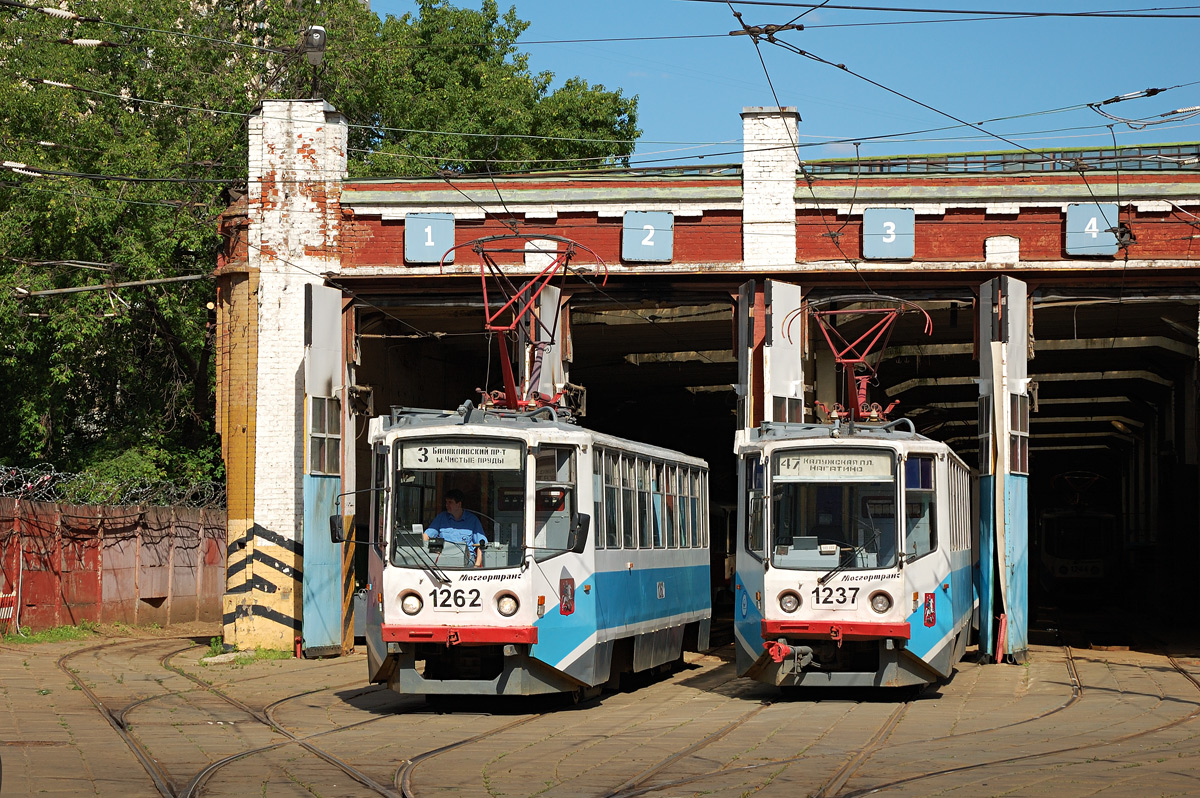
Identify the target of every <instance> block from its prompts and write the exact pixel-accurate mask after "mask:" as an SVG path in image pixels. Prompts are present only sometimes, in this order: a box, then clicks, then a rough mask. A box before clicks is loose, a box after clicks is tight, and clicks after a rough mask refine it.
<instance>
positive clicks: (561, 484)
mask: <svg viewBox="0 0 1200 798" xmlns="http://www.w3.org/2000/svg"><path fill="white" fill-rule="evenodd" d="M535 474H536V480H537V482H536V485H535V486H534V493H535V501H534V505H535V506H534V531H533V544H534V546H536V547H537V549H536V553H535V555H534V557H535V559H538V560H543V559H547V558H549V557H553V556H555V555H557V554H561V553H562V552H563V551H565V550H566V549H567V544H568V540H569V538H570V534H571V522H572V521H573V520H574V517H575V450H574V449H573V448H571V447H569V446H543V447H542V448H541V449H540V450H539V451H538V453H537V459H536V472H535Z"/></svg>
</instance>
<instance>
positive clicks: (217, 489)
mask: <svg viewBox="0 0 1200 798" xmlns="http://www.w3.org/2000/svg"><path fill="white" fill-rule="evenodd" d="M0 497H5V498H14V499H20V500H22V501H34V502H53V503H60V504H90V505H124V506H139V505H140V506H152V507H195V508H200V509H224V508H225V483H224V482H195V483H191V484H180V483H174V482H163V481H156V480H148V479H145V478H141V477H139V478H134V479H128V480H113V479H104V478H100V477H96V476H94V475H91V474H72V473H67V472H63V471H58V470H56V469H55V468H54V467H53V466H48V465H47V466H34V467H32V468H16V467H12V466H2V467H0Z"/></svg>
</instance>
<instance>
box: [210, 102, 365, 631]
mask: <svg viewBox="0 0 1200 798" xmlns="http://www.w3.org/2000/svg"><path fill="white" fill-rule="evenodd" d="M345 172H346V123H345V119H344V118H343V117H342V115H341V114H339V113H338V112H337V111H335V110H334V109H333V108H332V107H331V106H330V105H328V104H327V103H325V102H324V101H321V100H278V101H266V102H264V103H263V104H262V107H261V108H260V110H259V112H258V113H257V114H256V115H255V116H254V117H253V118H252V119H251V121H250V159H249V191H248V193H247V196H246V222H245V228H244V231H239V232H240V235H239V241H238V244H239V245H240V246H241V247H243V248H244V256H242V257H227V258H226V259H225V260H224V262H223V264H222V270H221V272H220V273H219V276H220V277H221V279H222V283H221V285H222V286H224V287H225V289H226V292H227V293H228V297H229V300H232V302H231V305H230V307H234V306H235V305H236V306H238V307H240V308H242V309H243V310H242V311H241V312H239V313H238V314H237V318H235V317H234V314H233V313H226V314H225V315H224V318H223V319H222V318H221V317H220V315H219V319H218V323H219V324H222V323H223V324H224V325H225V326H226V329H224V330H222V334H223V335H224V339H227V340H226V341H225V342H226V343H227V344H228V346H226V347H224V356H223V358H222V362H221V366H220V367H221V368H222V372H223V373H224V374H226V375H228V377H229V378H230V379H228V380H227V381H226V384H225V385H224V386H223V390H222V399H223V401H222V407H221V410H220V419H221V422H220V423H221V435H222V449H223V453H224V456H225V464H226V472H227V478H228V481H229V485H230V513H229V562H228V569H229V570H228V578H227V583H226V592H225V597H224V606H223V611H224V624H225V642H226V643H230V644H233V645H236V646H237V647H238V648H243V649H246V648H273V649H287V650H291V649H292V648H293V645H294V640H295V637H296V636H297V635H299V629H300V614H301V608H302V606H303V600H302V595H301V584H302V582H301V574H302V572H303V559H304V558H303V552H304V541H303V529H302V522H303V498H302V481H303V473H304V462H303V458H304V442H305V436H304V431H305V430H304V285H305V284H306V283H311V284H314V285H321V284H323V282H324V281H323V280H322V278H321V277H320V274H321V273H323V272H328V271H334V270H336V268H337V262H338V259H339V229H340V226H339V223H340V220H341V182H342V180H343V179H344V178H345ZM227 240H228V239H227ZM246 306H249V308H248V309H246ZM224 339H223V340H224ZM237 375H241V376H242V378H241V379H237Z"/></svg>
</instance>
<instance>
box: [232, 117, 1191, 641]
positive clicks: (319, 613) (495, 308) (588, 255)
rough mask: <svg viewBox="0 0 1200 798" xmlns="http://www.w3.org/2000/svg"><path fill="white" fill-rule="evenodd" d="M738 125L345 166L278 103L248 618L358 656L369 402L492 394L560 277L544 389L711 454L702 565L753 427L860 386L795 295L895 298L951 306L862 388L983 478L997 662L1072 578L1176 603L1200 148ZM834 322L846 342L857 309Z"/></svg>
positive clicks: (238, 247)
mask: <svg viewBox="0 0 1200 798" xmlns="http://www.w3.org/2000/svg"><path fill="white" fill-rule="evenodd" d="M742 119H743V132H744V144H743V149H744V160H743V163H742V164H741V165H738V166H703V167H695V168H673V169H649V170H643V169H628V170H613V169H604V170H597V171H595V172H586V171H585V172H571V173H569V174H549V173H547V174H524V175H520V176H511V177H503V176H496V177H495V178H494V179H489V178H487V177H484V178H468V177H453V176H444V177H437V178H389V179H381V178H375V179H366V180H350V179H347V178H346V176H345V175H346V152H347V144H346V141H347V138H346V132H347V125H346V120H345V119H344V118H343V117H342V116H341V115H340V114H339V113H338V112H337V110H336V109H334V108H332V107H330V106H329V105H328V104H327V103H325V102H323V101H320V100H296V101H268V102H264V103H263V105H262V107H261V108H260V110H259V112H258V113H257V115H256V116H255V117H254V118H253V119H252V122H251V125H250V133H249V135H250V162H249V182H248V191H247V193H246V194H245V195H244V196H242V197H240V198H239V199H237V200H236V201H235V202H233V203H232V204H231V205H230V207H229V208H228V210H227V211H226V213H225V214H224V215H223V216H222V218H221V221H220V231H221V234H222V236H223V238H224V242H225V244H224V249H223V252H222V254H221V258H220V262H219V265H218V269H217V277H218V295H219V299H218V324H219V337H218V358H219V360H218V375H217V392H218V404H219V407H218V422H219V431H220V434H221V438H222V447H223V453H224V458H225V464H226V469H227V479H228V501H229V507H228V516H229V527H228V534H229V541H228V543H229V549H228V550H229V561H228V585H227V592H226V595H225V602H224V617H225V634H226V641H227V642H231V643H235V644H237V645H238V646H239V647H243V648H246V647H254V646H266V647H272V648H292V647H293V645H295V644H297V643H298V644H299V645H300V646H301V648H303V649H304V651H306V652H307V653H309V654H310V655H321V654H331V653H338V652H343V651H348V650H350V649H351V648H352V646H353V637H354V611H353V610H354V606H355V604H354V600H353V596H354V594H355V590H356V588H358V587H361V585H362V583H363V582H364V580H365V575H364V574H363V573H361V567H360V566H357V565H356V562H355V548H356V547H355V546H341V545H335V544H332V543H331V542H330V535H329V516H330V515H331V514H332V513H334V512H339V513H345V514H346V515H347V516H348V517H349V518H350V521H349V523H350V524H351V525H353V523H354V522H353V516H354V515H355V510H356V507H357V508H361V509H360V512H365V510H366V507H367V506H368V505H367V502H366V500H365V499H363V498H362V497H361V496H360V497H356V495H355V493H354V491H360V490H363V489H366V488H368V487H369V479H370V473H369V471H370V469H369V449H368V447H367V446H366V444H365V443H364V430H365V428H366V425H367V422H368V419H369V418H371V417H372V416H375V415H382V414H386V413H387V412H388V411H389V408H390V407H392V406H396V405H400V406H410V407H427V408H450V409H452V408H455V407H458V406H459V405H461V404H462V403H463V402H464V401H465V400H471V401H473V402H475V403H476V404H478V403H479V402H480V401H481V399H483V398H485V397H486V396H491V395H492V392H494V391H504V390H505V387H506V386H505V383H504V375H503V373H502V372H503V370H502V369H501V367H500V365H499V363H500V354H501V351H502V350H501V347H502V346H504V345H510V346H511V344H512V341H513V338H514V336H518V337H519V335H520V334H522V333H521V331H520V330H514V331H513V333H512V334H504V333H496V332H490V333H489V332H488V330H487V329H486V328H487V323H488V322H489V320H491V321H492V322H493V326H495V325H494V322H495V320H496V319H498V318H500V314H502V313H503V311H504V305H505V303H506V302H507V301H509V299H510V298H511V297H513V296H519V295H520V292H521V291H522V290H525V291H526V292H527V293H526V294H525V296H529V295H530V294H529V293H528V291H530V290H533V289H536V290H542V288H543V287H545V291H544V292H543V293H542V294H539V300H538V302H539V307H542V306H543V300H544V299H545V297H548V296H554V297H555V302H556V305H557V311H558V312H556V313H555V314H553V315H554V317H555V330H554V334H555V340H556V343H557V347H558V349H559V359H558V360H557V361H556V364H555V367H554V369H548V370H547V373H546V374H544V375H538V378H539V379H540V380H541V383H540V384H542V385H544V386H546V390H547V391H549V392H550V393H555V392H558V391H562V390H564V386H569V387H568V388H567V393H568V394H569V395H570V397H571V401H572V402H573V404H574V406H575V407H576V408H577V411H578V412H579V413H581V414H582V415H581V419H580V422H581V423H582V424H585V425H587V426H588V427H590V428H593V429H596V430H598V431H603V432H607V433H612V434H616V435H620V436H623V437H627V438H633V439H637V440H642V441H645V442H647V443H652V444H657V445H660V446H666V447H669V448H673V449H678V450H681V451H684V452H687V453H689V454H693V455H697V456H700V457H703V458H705V459H706V460H708V462H709V464H710V467H711V474H712V480H711V499H712V505H713V506H712V507H711V508H710V510H711V511H712V522H711V527H712V540H713V548H714V551H713V561H714V563H718V562H721V561H722V560H723V559H724V558H725V557H726V556H727V555H729V554H730V553H731V552H732V551H733V550H734V547H735V546H736V545H738V541H737V540H736V537H737V535H736V525H737V518H736V515H737V509H736V508H737V506H738V497H737V495H736V480H735V478H734V475H735V461H734V456H733V454H732V450H733V439H734V434H735V431H736V430H737V429H738V428H739V427H748V426H756V425H757V424H759V423H762V422H763V421H824V420H825V418H826V415H827V411H828V410H829V409H831V408H835V407H836V406H837V405H842V406H843V407H845V406H849V405H851V404H857V398H858V397H855V396H850V395H848V388H847V380H846V377H845V374H844V367H843V366H840V365H839V362H838V361H839V357H841V358H842V359H843V360H844V359H845V353H846V350H845V349H844V348H843V349H842V350H841V351H840V352H839V350H838V346H839V344H838V341H836V340H826V336H825V335H824V334H823V333H821V332H820V331H818V330H817V328H816V326H815V325H814V324H813V323H812V320H811V319H810V318H809V316H808V315H807V314H806V313H805V311H804V308H805V306H806V303H821V305H822V306H823V307H826V308H828V307H836V308H840V309H846V310H853V309H855V308H856V307H863V308H867V307H874V306H875V305H876V304H878V303H879V302H880V301H881V299H880V298H881V297H886V298H887V301H892V300H899V301H900V302H902V303H906V305H907V306H911V307H919V308H920V309H921V310H924V311H925V312H926V313H927V314H928V316H929V318H930V319H931V320H932V325H930V326H927V325H926V324H925V323H924V321H923V314H907V315H902V316H900V317H899V319H898V320H897V322H896V323H895V325H894V326H893V327H892V328H891V329H889V331H888V337H887V340H886V349H882V347H879V348H877V350H876V351H875V352H873V353H872V355H871V357H870V358H868V360H869V362H870V368H871V369H872V370H873V372H872V377H871V380H870V384H869V386H868V390H869V392H870V396H869V400H870V402H872V403H875V404H879V405H880V406H881V407H886V406H888V405H892V404H893V403H896V404H895V408H894V409H893V410H892V417H893V418H894V417H900V416H904V417H907V418H909V419H911V420H912V421H913V423H914V424H915V426H916V428H917V430H918V431H919V432H921V433H922V434H924V435H927V436H929V437H931V438H936V439H938V440H942V441H945V442H947V443H948V444H950V445H951V446H952V447H953V448H954V449H955V451H957V452H958V453H959V454H960V455H961V456H962V457H963V458H964V459H965V460H966V461H967V462H968V463H969V464H971V465H972V466H973V467H974V468H975V469H976V471H977V473H978V474H979V475H980V477H981V480H982V482H981V484H983V485H984V486H985V490H990V491H991V493H990V494H989V495H990V496H991V499H990V503H989V502H985V503H984V506H986V507H988V508H990V509H988V510H987V511H986V512H985V513H982V514H981V515H985V516H987V517H986V518H983V519H982V522H983V526H984V527H985V535H990V536H991V539H992V540H993V541H996V540H1002V541H1003V545H995V544H994V545H992V546H991V547H990V548H987V547H985V551H984V552H983V554H982V555H981V556H982V557H983V565H982V567H985V568H988V569H989V570H990V571H991V572H993V573H995V574H997V575H998V577H999V578H998V580H997V581H998V588H997V589H996V590H995V594H994V595H988V596H981V616H983V619H984V626H985V629H986V628H989V624H990V622H991V621H993V620H995V619H997V618H999V617H1000V616H1005V617H1007V618H1008V625H1007V631H1008V634H1007V639H1006V640H1005V641H1004V645H1005V646H1006V650H1004V651H998V652H996V653H997V655H998V656H1004V655H1006V654H1008V655H1014V656H1018V657H1019V655H1020V654H1021V652H1022V650H1023V649H1024V647H1025V646H1026V645H1027V632H1028V628H1029V624H1030V623H1031V622H1036V618H1037V614H1038V611H1039V607H1040V606H1042V605H1043V604H1045V603H1048V602H1051V603H1052V602H1054V601H1057V600H1059V598H1060V597H1061V596H1062V594H1063V593H1067V594H1078V593H1079V590H1078V589H1077V588H1081V587H1082V586H1083V585H1084V584H1085V583H1086V584H1087V585H1088V586H1089V589H1096V590H1097V593H1096V595H1099V596H1104V595H1112V594H1113V593H1116V591H1117V590H1118V588H1119V587H1120V586H1121V585H1124V584H1127V579H1128V578H1129V577H1130V576H1131V575H1133V574H1137V575H1139V576H1140V578H1139V580H1138V584H1139V589H1138V591H1137V592H1138V593H1139V595H1140V598H1139V599H1138V600H1139V601H1143V602H1146V604H1147V606H1155V605H1156V604H1159V603H1160V602H1162V601H1165V600H1169V599H1172V598H1175V596H1174V595H1173V594H1172V592H1171V591H1172V590H1174V589H1176V588H1173V587H1172V586H1173V585H1178V586H1180V587H1179V589H1182V586H1183V585H1184V584H1186V582H1185V581H1184V580H1182V579H1180V578H1178V577H1179V576H1180V575H1177V574H1175V570H1176V569H1179V568H1181V567H1182V565H1183V564H1184V563H1190V562H1194V561H1195V560H1196V557H1197V553H1198V549H1200V529H1198V522H1197V519H1198V518H1200V512H1198V510H1200V507H1197V502H1198V497H1200V473H1198V471H1197V457H1198V455H1197V443H1198V439H1197V428H1196V420H1197V408H1196V391H1197V356H1198V354H1200V352H1198V349H1197V342H1198V340H1200V316H1198V308H1200V286H1198V285H1197V280H1198V279H1200V145H1197V144H1176V145H1164V146H1157V147H1136V148H1124V149H1120V150H1115V151H1114V150H1107V151H1099V150H1097V151H1090V150H1074V151H1044V152H1042V151H1039V152H1036V153H1033V152H1027V151H1015V152H1006V153H981V154H964V155H956V156H922V157H914V158H887V159H876V160H871V161H866V160H864V161H860V162H858V163H857V164H856V163H854V162H850V163H849V164H847V163H844V162H840V163H829V164H822V163H819V162H817V163H811V164H803V165H802V164H801V162H800V161H799V159H798V155H797V150H796V147H795V145H794V142H795V140H796V126H797V122H798V115H797V114H796V112H795V110H794V109H790V108H747V109H744V111H743V112H742ZM480 242H487V243H480ZM531 286H532V287H533V289H530V287H531ZM551 289H552V290H551ZM511 309H512V308H511V307H510V308H509V310H511ZM842 318H843V319H844V321H842V322H841V323H840V328H839V330H838V333H839V335H840V336H841V338H842V341H843V344H846V343H851V344H853V343H855V342H859V341H861V339H863V336H864V335H867V334H868V333H869V331H870V330H869V325H870V321H869V317H868V316H866V315H862V316H856V315H855V314H854V313H848V314H846V315H844V316H843V317H842ZM878 343H879V344H883V343H885V342H884V341H879V342H878ZM880 349H882V354H879V351H880ZM530 367H531V364H529V363H528V362H526V363H521V364H518V368H524V369H526V375H528V369H529V368H530ZM481 391H482V392H483V393H481ZM988 486H990V487H988ZM356 498H357V501H356ZM1084 510H1086V512H1087V513H1088V514H1089V515H1088V520H1087V522H1086V523H1084V524H1080V523H1079V521H1078V519H1079V517H1080V513H1081V512H1082V511H1084ZM1072 514H1073V515H1072ZM1064 518H1065V519H1066V522H1064V521H1063V519H1064ZM977 520H978V519H977ZM999 528H1003V529H1004V532H1005V534H1003V535H997V534H996V531H997V529H999ZM989 530H990V531H989ZM718 567H719V566H718ZM1147 575H1154V578H1151V579H1147V578H1146V577H1147ZM1072 580H1080V581H1072ZM1143 594H1144V595H1143ZM1125 595H1126V596H1128V592H1127V591H1126V592H1125ZM1095 611H1096V612H1099V611H1101V604H1096V605H1095ZM989 634H990V633H989ZM994 643H995V640H994V635H993V637H992V640H991V643H988V642H987V641H984V643H983V644H984V645H991V644H994Z"/></svg>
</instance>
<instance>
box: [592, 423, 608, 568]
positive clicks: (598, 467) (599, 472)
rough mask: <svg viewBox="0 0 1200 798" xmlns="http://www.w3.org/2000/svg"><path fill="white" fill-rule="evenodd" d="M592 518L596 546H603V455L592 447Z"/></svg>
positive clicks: (605, 532) (604, 531)
mask: <svg viewBox="0 0 1200 798" xmlns="http://www.w3.org/2000/svg"><path fill="white" fill-rule="evenodd" d="M592 518H594V519H595V522H594V523H595V529H596V548H598V549H602V548H604V546H605V543H606V538H607V537H608V534H607V531H606V530H605V528H604V455H603V454H601V452H600V450H599V449H598V448H596V447H592Z"/></svg>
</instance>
